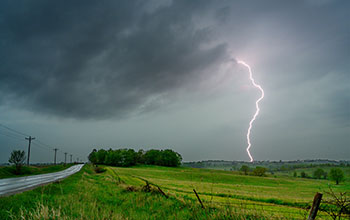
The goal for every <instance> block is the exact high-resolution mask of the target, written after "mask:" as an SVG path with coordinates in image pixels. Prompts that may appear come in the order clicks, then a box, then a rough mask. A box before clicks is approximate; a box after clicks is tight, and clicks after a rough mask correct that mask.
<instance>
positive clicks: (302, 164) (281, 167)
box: [182, 159, 350, 171]
mask: <svg viewBox="0 0 350 220" xmlns="http://www.w3.org/2000/svg"><path fill="white" fill-rule="evenodd" d="M182 165H183V166H185V167H192V168H208V169H220V170H239V169H240V168H241V167H242V165H247V166H249V167H257V166H262V167H266V168H268V169H269V170H270V171H285V170H291V169H298V168H308V167H318V166H321V167H322V166H350V161H349V160H329V159H308V160H293V161H282V160H280V161H254V162H245V161H225V160H205V161H196V162H183V163H182Z"/></svg>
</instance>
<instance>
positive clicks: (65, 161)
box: [64, 152, 67, 165]
mask: <svg viewBox="0 0 350 220" xmlns="http://www.w3.org/2000/svg"><path fill="white" fill-rule="evenodd" d="M66 164H67V152H65V153H64V165H66Z"/></svg>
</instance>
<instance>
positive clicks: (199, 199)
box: [193, 189, 205, 209]
mask: <svg viewBox="0 0 350 220" xmlns="http://www.w3.org/2000/svg"><path fill="white" fill-rule="evenodd" d="M193 192H194V193H195V194H196V196H197V199H198V201H199V203H200V204H201V206H202V208H203V209H205V208H204V205H203V203H202V201H201V199H200V198H199V196H198V194H197V192H196V190H195V189H193Z"/></svg>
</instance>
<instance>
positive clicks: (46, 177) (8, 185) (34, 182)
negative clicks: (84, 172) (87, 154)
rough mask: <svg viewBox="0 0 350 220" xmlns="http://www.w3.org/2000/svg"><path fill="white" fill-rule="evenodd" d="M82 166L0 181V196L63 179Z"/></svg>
mask: <svg viewBox="0 0 350 220" xmlns="http://www.w3.org/2000/svg"><path fill="white" fill-rule="evenodd" d="M83 166H84V164H78V165H74V166H71V167H69V168H68V169H65V170H62V171H59V172H55V173H47V174H40V175H33V176H24V177H15V178H7V179H0V196H6V195H12V194H15V193H18V192H23V191H26V190H30V189H33V188H35V187H38V186H41V185H44V184H47V183H51V182H54V181H57V180H60V179H64V178H66V177H68V176H70V175H72V174H74V173H76V172H78V171H79V170H80V169H81V168H82V167H83Z"/></svg>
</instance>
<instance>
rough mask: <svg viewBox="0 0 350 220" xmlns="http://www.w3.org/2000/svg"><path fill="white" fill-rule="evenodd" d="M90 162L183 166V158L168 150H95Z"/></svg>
mask: <svg viewBox="0 0 350 220" xmlns="http://www.w3.org/2000/svg"><path fill="white" fill-rule="evenodd" d="M88 158H89V161H90V162H91V163H93V164H101V165H110V166H120V167H130V166H134V165H136V164H148V165H158V166H167V167H177V166H180V165H181V161H182V157H181V155H180V154H179V153H177V152H175V151H173V150H170V149H166V150H155V149H152V150H148V151H144V150H142V149H141V150H139V151H137V152H136V151H135V150H134V149H127V148H124V149H116V150H113V149H109V150H104V149H100V150H96V149H93V150H92V152H91V153H90V154H89V157H88Z"/></svg>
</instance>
